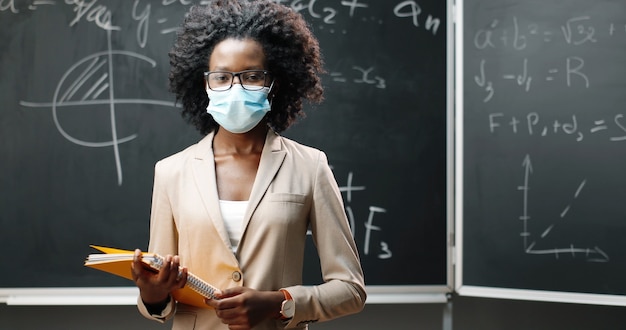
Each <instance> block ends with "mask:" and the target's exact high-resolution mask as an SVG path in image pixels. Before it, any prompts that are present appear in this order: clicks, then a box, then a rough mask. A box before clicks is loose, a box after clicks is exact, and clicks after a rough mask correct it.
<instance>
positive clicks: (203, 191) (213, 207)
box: [192, 133, 230, 247]
mask: <svg viewBox="0 0 626 330" xmlns="http://www.w3.org/2000/svg"><path fill="white" fill-rule="evenodd" d="M213 135H214V133H210V134H208V135H207V136H206V137H204V138H203V139H202V140H201V141H200V142H198V144H197V145H196V150H195V153H194V159H193V162H192V170H193V176H194V179H195V180H194V181H195V184H196V187H197V188H198V192H199V194H200V197H201V198H202V202H203V204H204V208H205V209H206V211H207V213H208V215H209V219H210V221H212V222H213V225H214V226H215V228H216V229H217V231H218V233H219V235H220V238H221V239H222V241H223V242H224V244H225V245H226V246H228V247H230V239H229V238H228V233H227V232H226V227H225V226H224V221H223V220H222V213H221V211H220V204H219V195H218V193H217V182H216V176H215V158H214V156H213Z"/></svg>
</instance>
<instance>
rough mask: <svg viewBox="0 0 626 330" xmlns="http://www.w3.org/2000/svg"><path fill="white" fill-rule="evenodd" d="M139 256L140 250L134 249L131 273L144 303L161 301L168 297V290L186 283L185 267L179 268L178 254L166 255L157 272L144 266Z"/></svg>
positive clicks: (170, 290)
mask: <svg viewBox="0 0 626 330" xmlns="http://www.w3.org/2000/svg"><path fill="white" fill-rule="evenodd" d="M141 258H142V253H141V250H139V249H136V250H135V254H134V256H133V263H132V264H131V273H132V276H133V281H135V285H137V287H138V288H139V293H140V295H141V299H142V300H143V302H144V303H145V304H160V303H163V302H164V301H166V300H167V299H168V297H169V295H170V292H172V291H173V290H176V289H180V288H182V287H184V286H185V283H187V268H185V267H183V268H180V258H179V257H178V256H171V255H167V256H166V257H165V260H164V262H163V267H161V270H160V271H159V272H158V273H156V272H154V271H151V270H150V269H149V268H148V267H146V265H145V264H144V263H143V262H142V261H141ZM179 268H180V271H179Z"/></svg>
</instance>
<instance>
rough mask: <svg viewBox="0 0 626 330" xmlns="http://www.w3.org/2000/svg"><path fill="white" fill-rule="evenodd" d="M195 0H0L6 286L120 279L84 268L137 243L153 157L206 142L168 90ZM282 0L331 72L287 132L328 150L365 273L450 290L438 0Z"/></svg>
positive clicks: (111, 283)
mask: <svg viewBox="0 0 626 330" xmlns="http://www.w3.org/2000/svg"><path fill="white" fill-rule="evenodd" d="M189 2H190V1H183V0H180V1H159V2H155V1H142V0H136V1H121V0H120V1H106V2H105V1H97V0H96V1H89V2H87V1H0V39H1V40H2V41H1V42H0V72H1V76H0V100H1V103H2V112H1V113H0V154H2V161H0V172H2V173H4V175H3V176H2V178H0V182H1V184H0V209H1V210H2V212H0V228H2V230H0V251H4V253H3V255H4V259H3V264H5V265H10V269H11V270H10V271H3V272H0V287H2V288H62V287H72V288H74V287H78V288H80V287H117V286H128V285H129V282H128V281H126V280H123V279H118V278H115V277H113V276H111V275H109V274H105V273H102V272H98V271H94V270H92V269H89V268H85V267H83V266H82V264H83V261H84V258H85V257H86V256H87V255H88V254H89V253H93V252H94V251H93V250H91V249H90V248H89V247H88V246H89V244H99V245H109V246H114V247H119V248H126V249H133V248H136V247H139V248H145V247H146V246H147V243H148V242H147V240H148V229H149V228H148V225H149V223H148V222H149V221H148V220H149V212H150V198H151V190H152V179H153V166H154V164H155V162H156V161H157V160H159V159H161V158H163V157H166V156H168V155H170V154H172V153H175V152H177V151H179V150H181V149H183V148H184V147H186V146H187V145H189V144H192V143H194V142H196V141H197V140H199V139H200V136H199V135H198V133H196V131H195V129H194V128H193V127H192V126H190V125H188V124H187V123H185V122H184V120H183V119H182V118H181V116H180V114H179V113H180V109H179V108H178V107H177V106H175V104H174V98H173V96H172V95H171V94H170V93H168V91H167V73H168V69H169V67H168V59H167V52H168V51H169V48H170V47H171V44H172V42H173V40H174V36H175V30H176V28H177V26H178V24H179V23H180V21H181V20H182V17H183V15H184V13H185V12H186V11H187V9H188V7H189ZM281 2H282V3H284V4H285V5H289V6H292V7H293V8H295V9H296V10H299V11H300V12H301V13H302V14H303V15H304V16H305V17H306V19H307V20H308V21H309V22H310V24H311V26H312V28H313V30H314V33H315V34H316V35H317V36H318V38H319V40H320V44H321V47H322V49H323V53H324V59H325V64H326V65H325V66H326V69H327V71H328V72H327V73H326V74H324V76H323V82H324V85H325V89H326V94H325V95H326V100H325V102H324V103H323V104H321V105H318V106H311V105H307V114H308V116H307V118H306V119H304V120H303V121H302V122H299V123H297V124H296V125H295V126H294V127H292V128H290V129H289V130H288V131H286V132H285V135H286V136H288V137H290V138H293V139H296V140H298V141H299V142H302V143H304V144H307V145H312V146H315V147H318V148H320V149H322V150H324V151H325V152H326V153H327V154H328V157H329V160H330V163H331V165H332V167H333V171H334V173H335V175H336V178H337V181H338V183H339V185H340V187H341V189H342V191H343V197H344V201H345V204H346V212H347V213H348V214H349V217H350V220H351V224H352V228H353V231H354V235H355V239H356V241H357V245H358V246H359V251H360V254H361V257H362V263H363V267H364V271H365V274H366V284H367V285H368V286H384V287H396V286H400V287H404V286H409V287H416V288H417V289H418V291H419V289H420V288H422V287H424V288H428V289H427V290H431V291H432V290H435V291H437V292H445V291H449V287H450V285H451V284H450V281H449V279H450V278H451V277H450V267H449V253H448V252H449V248H448V245H449V243H448V239H449V235H448V230H449V228H448V227H449V226H448V225H447V224H448V222H449V221H448V219H449V218H448V217H449V212H448V211H447V209H448V204H447V203H448V198H447V194H448V189H447V186H448V184H449V182H448V181H447V168H448V160H449V157H448V142H449V141H448V138H447V134H448V116H447V112H448V110H447V106H448V98H449V97H448V93H449V88H448V87H447V84H448V83H449V80H448V79H447V78H448V75H449V72H450V71H448V70H447V57H448V46H447V42H448V40H449V39H448V37H447V35H448V32H449V28H448V26H447V25H448V20H447V15H448V10H447V5H446V2H443V1H432V0H431V1H427V2H426V1H424V2H422V1H419V2H417V1H365V0H360V1H352V2H341V3H340V2H338V1H330V0H328V1H326V0H318V1H314V0H309V1H295V0H294V1H281ZM313 259H314V258H313ZM306 267H307V269H310V271H306V273H307V278H305V281H306V282H307V283H314V282H315V278H314V277H310V275H308V274H313V273H316V272H317V270H316V269H315V268H316V265H315V261H311V262H307V266H306ZM407 267H408V268H407ZM415 268H417V271H408V269H415ZM433 288H435V289H433Z"/></svg>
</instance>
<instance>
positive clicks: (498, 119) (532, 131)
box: [487, 112, 626, 142]
mask: <svg viewBox="0 0 626 330" xmlns="http://www.w3.org/2000/svg"><path fill="white" fill-rule="evenodd" d="M518 117H519V116H515V115H512V116H509V117H505V114H504V113H502V112H494V113H490V114H489V115H488V119H487V120H488V126H489V132H490V133H492V134H496V133H497V132H498V131H500V130H501V129H504V128H505V127H507V126H508V128H509V129H510V130H511V132H512V133H514V134H518V133H519V134H522V133H526V134H527V135H528V136H541V137H545V136H549V135H556V134H566V135H572V136H573V137H574V140H575V141H576V142H580V141H583V139H584V138H585V137H586V136H587V135H586V134H589V135H591V134H602V133H606V134H605V136H606V138H607V139H608V141H611V142H621V141H626V119H624V114H621V113H619V114H616V115H613V116H612V117H610V118H609V120H608V121H607V120H606V119H605V118H597V119H595V120H593V122H591V124H590V125H587V126H586V127H584V128H583V127H579V126H580V125H579V123H578V117H577V116H576V115H575V114H573V115H571V116H570V118H568V119H567V120H559V119H553V120H550V121H547V122H546V121H542V120H541V116H540V115H539V113H537V112H529V113H528V114H526V116H525V117H524V118H522V119H520V118H518Z"/></svg>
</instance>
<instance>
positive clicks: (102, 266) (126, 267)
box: [85, 245, 220, 308]
mask: <svg viewBox="0 0 626 330" xmlns="http://www.w3.org/2000/svg"><path fill="white" fill-rule="evenodd" d="M90 246H91V247H92V248H94V249H96V250H99V251H101V252H103V253H97V254H90V255H89V256H87V259H86V260H85V266H87V267H91V268H94V269H98V270H101V271H104V272H107V273H111V274H114V275H117V276H121V277H124V278H126V279H129V280H132V273H131V263H132V262H133V256H134V251H129V250H121V249H115V248H110V247H104V246H97V245H90ZM142 257H143V258H142V262H143V263H144V265H146V267H148V269H150V270H152V271H154V272H158V271H159V270H160V269H161V267H162V266H163V261H164V258H163V257H162V256H159V255H158V254H154V253H145V252H144V253H143V254H142ZM217 293H220V290H219V289H218V288H216V287H214V286H213V285H211V284H209V283H207V282H205V281H203V280H202V279H200V278H199V277H198V276H196V275H194V274H193V273H191V272H187V283H186V284H185V286H184V287H183V288H182V289H178V290H176V291H174V292H173V293H172V296H173V297H174V299H175V300H176V301H179V302H181V303H184V304H187V305H193V306H196V307H202V308H211V307H210V306H208V305H207V304H205V303H204V299H205V298H211V299H218V298H217V297H216V296H215V295H216V294H217Z"/></svg>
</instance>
